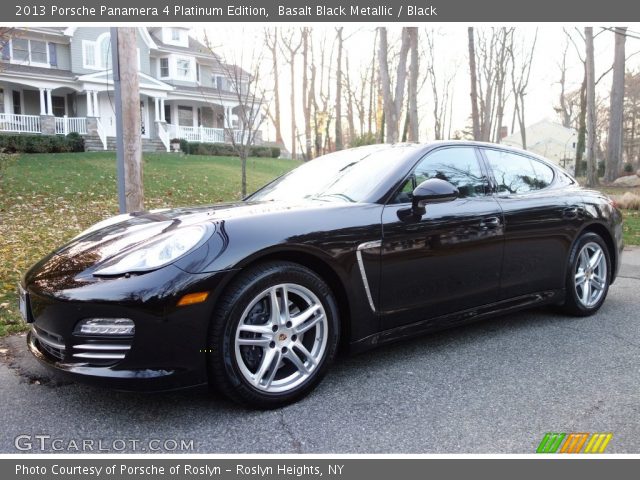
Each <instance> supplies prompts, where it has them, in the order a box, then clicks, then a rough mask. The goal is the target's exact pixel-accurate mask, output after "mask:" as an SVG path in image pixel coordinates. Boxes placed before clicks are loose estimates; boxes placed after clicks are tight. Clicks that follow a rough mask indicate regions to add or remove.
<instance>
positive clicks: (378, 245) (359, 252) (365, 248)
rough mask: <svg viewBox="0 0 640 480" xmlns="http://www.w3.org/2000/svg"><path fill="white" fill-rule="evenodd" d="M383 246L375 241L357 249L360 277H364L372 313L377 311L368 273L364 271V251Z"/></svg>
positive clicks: (378, 241) (365, 289)
mask: <svg viewBox="0 0 640 480" xmlns="http://www.w3.org/2000/svg"><path fill="white" fill-rule="evenodd" d="M381 246H382V240H374V241H372V242H365V243H361V244H360V245H358V248H357V249H356V257H357V258H358V267H359V268H360V276H361V277H362V284H363V285H364V291H365V293H366V294H367V300H369V306H370V307H371V311H372V312H375V311H376V306H375V305H374V303H373V298H372V297H371V290H370V289H369V281H368V280H367V272H366V271H365V269H364V262H363V261H362V251H363V250H368V249H370V248H380V247H381Z"/></svg>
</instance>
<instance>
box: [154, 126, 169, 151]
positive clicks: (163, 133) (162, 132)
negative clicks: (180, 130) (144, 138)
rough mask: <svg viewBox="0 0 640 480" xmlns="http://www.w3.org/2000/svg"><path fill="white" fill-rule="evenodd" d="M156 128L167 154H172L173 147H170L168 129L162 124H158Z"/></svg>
mask: <svg viewBox="0 0 640 480" xmlns="http://www.w3.org/2000/svg"><path fill="white" fill-rule="evenodd" d="M156 126H157V127H158V138H159V139H160V141H161V142H162V144H163V145H164V148H166V149H167V152H170V151H171V146H170V138H169V132H168V131H167V127H165V126H164V125H163V124H162V123H160V122H156Z"/></svg>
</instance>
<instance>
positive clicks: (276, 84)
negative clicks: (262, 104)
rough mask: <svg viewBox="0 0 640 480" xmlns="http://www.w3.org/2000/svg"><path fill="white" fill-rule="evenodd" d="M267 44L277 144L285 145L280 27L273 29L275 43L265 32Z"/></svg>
mask: <svg viewBox="0 0 640 480" xmlns="http://www.w3.org/2000/svg"><path fill="white" fill-rule="evenodd" d="M265 43H266V44H267V48H269V51H270V52H271V62H272V64H271V65H272V69H273V103H274V109H275V117H274V119H273V123H274V127H275V129H276V143H278V144H280V145H284V140H283V138H282V127H281V120H280V73H279V71H278V68H279V67H278V27H274V29H273V42H271V39H270V37H269V34H268V33H267V31H266V30H265Z"/></svg>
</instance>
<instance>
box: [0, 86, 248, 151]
mask: <svg viewBox="0 0 640 480" xmlns="http://www.w3.org/2000/svg"><path fill="white" fill-rule="evenodd" d="M77 88H78V89H75V88H71V87H69V86H60V87H58V88H46V87H39V86H34V85H26V84H19V83H15V82H11V83H10V82H0V132H6V133H17V134H43V135H67V134H69V133H72V132H77V133H79V134H80V135H83V136H85V143H86V144H87V148H88V149H91V150H108V149H111V148H112V147H113V145H115V141H113V140H114V139H115V136H116V128H115V124H116V122H115V112H114V108H113V101H114V99H113V90H109V85H102V84H99V85H95V84H91V83H85V84H83V85H81V86H78V87H77ZM239 108H240V107H239V106H238V105H237V104H236V105H234V104H233V103H231V102H228V103H227V102H226V101H225V102H207V101H205V100H203V99H198V100H196V99H193V98H167V92H165V91H160V90H156V91H151V90H149V89H144V90H143V89H141V95H140V114H141V115H140V119H141V125H140V133H141V137H142V140H143V142H146V144H147V145H148V146H155V147H156V148H157V149H158V150H162V151H170V146H171V145H170V144H171V140H173V139H184V140H187V141H189V142H202V143H242V142H243V136H244V135H243V134H244V133H245V132H244V131H243V130H244V129H243V128H242V125H241V123H240V121H239V117H240V115H238V114H239V113H241V112H240V111H239V110H238V109H239Z"/></svg>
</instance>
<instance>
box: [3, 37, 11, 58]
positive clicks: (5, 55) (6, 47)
mask: <svg viewBox="0 0 640 480" xmlns="http://www.w3.org/2000/svg"><path fill="white" fill-rule="evenodd" d="M2 60H11V52H10V51H9V42H8V41H6V42H5V43H4V45H2Z"/></svg>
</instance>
